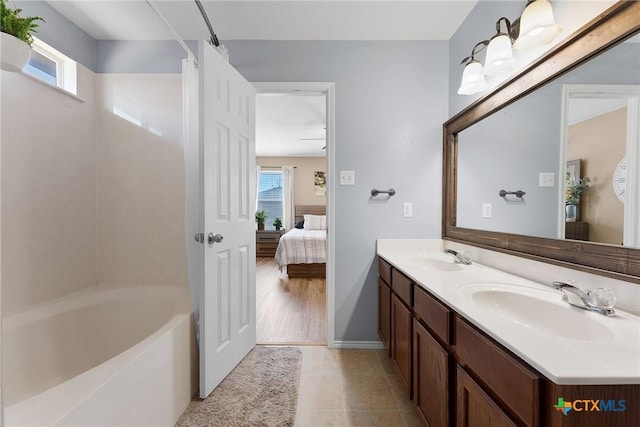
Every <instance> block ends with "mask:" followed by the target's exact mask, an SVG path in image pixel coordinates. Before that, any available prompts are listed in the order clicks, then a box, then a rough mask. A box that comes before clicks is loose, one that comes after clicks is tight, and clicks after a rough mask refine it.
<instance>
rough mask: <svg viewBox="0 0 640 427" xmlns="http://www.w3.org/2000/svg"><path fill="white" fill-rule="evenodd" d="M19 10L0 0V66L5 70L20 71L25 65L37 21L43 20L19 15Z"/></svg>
mask: <svg viewBox="0 0 640 427" xmlns="http://www.w3.org/2000/svg"><path fill="white" fill-rule="evenodd" d="M20 12H22V9H17V8H14V9H12V8H10V7H8V6H7V4H6V1H5V0H0V52H1V53H0V56H1V57H2V58H1V59H2V61H1V67H0V68H1V69H3V70H5V71H22V69H23V68H24V67H25V65H27V63H28V62H29V57H30V56H31V44H32V43H33V34H34V33H37V31H36V29H37V28H38V24H37V21H42V22H44V19H42V18H41V17H39V16H27V17H21V16H20Z"/></svg>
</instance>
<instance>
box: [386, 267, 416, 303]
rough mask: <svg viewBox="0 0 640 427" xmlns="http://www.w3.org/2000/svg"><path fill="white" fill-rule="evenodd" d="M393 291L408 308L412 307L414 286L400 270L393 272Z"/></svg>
mask: <svg viewBox="0 0 640 427" xmlns="http://www.w3.org/2000/svg"><path fill="white" fill-rule="evenodd" d="M391 289H393V292H395V293H396V295H398V297H399V298H400V300H402V302H404V303H405V304H406V305H407V306H409V307H411V305H412V304H413V300H412V298H411V297H412V294H413V285H412V284H411V281H410V280H409V279H408V278H407V277H406V276H405V275H404V274H402V273H400V272H399V271H398V270H395V269H394V270H391Z"/></svg>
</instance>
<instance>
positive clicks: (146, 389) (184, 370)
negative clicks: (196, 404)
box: [57, 315, 197, 426]
mask: <svg viewBox="0 0 640 427" xmlns="http://www.w3.org/2000/svg"><path fill="white" fill-rule="evenodd" d="M195 354H196V349H195V334H194V328H193V320H192V319H191V316H190V315H185V316H184V317H183V318H182V320H181V321H180V323H179V324H178V325H177V326H176V327H175V328H174V329H172V330H171V331H169V332H168V333H167V334H165V335H164V336H162V337H161V338H160V339H159V340H158V341H156V342H155V343H154V344H153V345H152V346H150V347H149V348H148V349H146V350H145V351H144V352H143V353H142V354H141V355H140V356H139V357H137V358H136V359H135V360H133V361H132V362H131V363H130V364H129V365H128V366H127V367H126V368H125V369H123V370H122V371H121V372H119V373H118V374H117V375H115V376H114V377H113V378H111V379H110V380H109V381H108V382H106V383H105V384H104V385H103V386H102V387H100V388H99V389H98V390H97V391H96V392H95V393H93V394H92V395H90V396H88V397H87V398H86V399H85V400H84V401H83V402H82V403H80V404H79V405H78V406H77V407H76V408H75V409H74V410H73V411H72V412H71V413H69V414H67V415H66V416H65V417H64V418H62V419H61V420H60V421H59V422H58V423H57V425H65V426H86V425H94V424H95V423H96V422H97V421H99V422H100V425H104V426H119V425H136V426H173V425H174V424H175V422H176V421H177V419H178V417H179V416H180V414H181V413H182V412H183V411H184V410H185V408H186V407H187V405H188V404H189V401H190V399H191V396H192V395H193V390H194V387H195V386H196V385H195V384H194V383H195V380H194V378H195V377H196V375H194V370H195V369H196V366H197V365H196V363H195V362H196V355H195Z"/></svg>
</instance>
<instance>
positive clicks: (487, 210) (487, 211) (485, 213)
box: [482, 203, 491, 218]
mask: <svg viewBox="0 0 640 427" xmlns="http://www.w3.org/2000/svg"><path fill="white" fill-rule="evenodd" d="M482 218H491V203H483V204H482Z"/></svg>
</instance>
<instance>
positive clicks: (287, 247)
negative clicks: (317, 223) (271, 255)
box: [275, 228, 327, 267]
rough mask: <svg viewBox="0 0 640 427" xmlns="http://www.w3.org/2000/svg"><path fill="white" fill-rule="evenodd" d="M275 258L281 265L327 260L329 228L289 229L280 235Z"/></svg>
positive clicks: (323, 261)
mask: <svg viewBox="0 0 640 427" xmlns="http://www.w3.org/2000/svg"><path fill="white" fill-rule="evenodd" d="M275 258H276V263H277V264H278V266H280V267H282V266H285V265H287V264H315V263H325V262H327V230H300V229H298V228H294V229H293V230H289V231H288V232H287V233H285V234H284V235H283V236H282V237H280V243H278V248H277V249H276V256H275Z"/></svg>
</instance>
